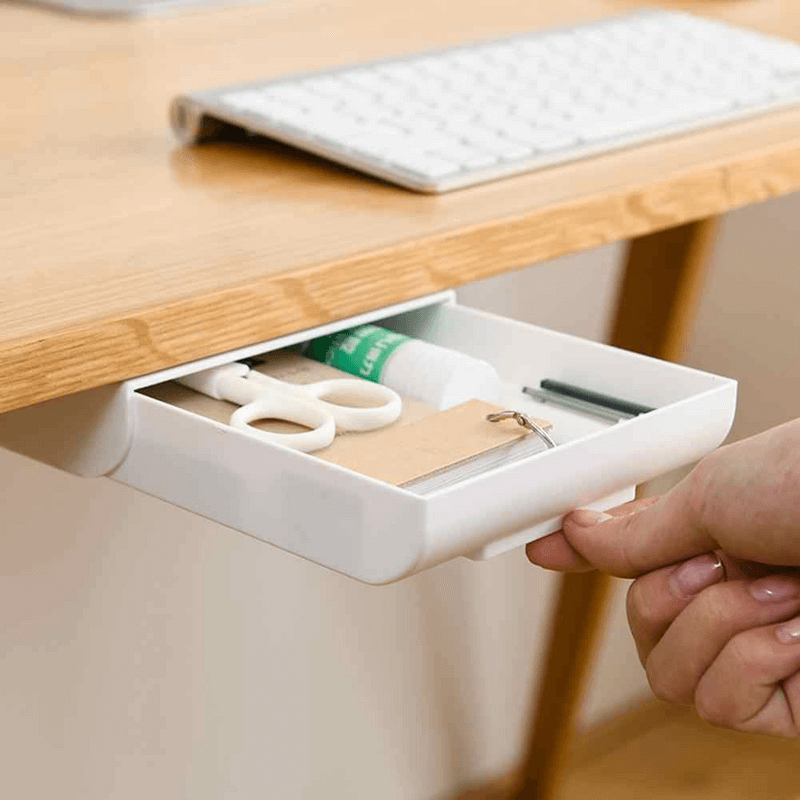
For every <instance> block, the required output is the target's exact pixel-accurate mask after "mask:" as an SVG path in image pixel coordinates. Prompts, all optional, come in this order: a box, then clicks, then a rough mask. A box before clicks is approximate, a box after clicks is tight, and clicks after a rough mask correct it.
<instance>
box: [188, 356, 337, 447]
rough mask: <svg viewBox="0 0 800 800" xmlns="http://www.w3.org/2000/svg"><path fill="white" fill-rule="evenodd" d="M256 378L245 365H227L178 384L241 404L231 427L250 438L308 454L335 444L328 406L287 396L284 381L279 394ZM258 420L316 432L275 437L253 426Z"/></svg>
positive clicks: (219, 398) (316, 401)
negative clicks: (279, 420)
mask: <svg viewBox="0 0 800 800" xmlns="http://www.w3.org/2000/svg"><path fill="white" fill-rule="evenodd" d="M254 374H258V373H253V372H251V371H250V370H249V368H248V367H246V366H245V365H244V364H238V363H236V364H225V365H223V366H221V367H214V368H212V369H207V370H203V371H202V372H196V373H194V374H193V375H186V376H184V377H183V378H179V379H178V381H179V383H182V384H183V385H184V386H188V387H189V388H190V389H194V390H195V391H196V392H201V393H202V394H205V395H208V396H209V397H214V398H216V399H217V400H228V401H229V402H232V403H237V404H239V405H240V406H241V408H239V409H237V410H236V411H234V412H233V414H232V415H231V419H230V424H231V426H232V427H234V428H238V429H239V430H246V431H247V433H248V435H250V436H255V437H256V438H258V439H264V440H265V441H268V442H272V443H274V444H281V445H284V446H285V447H291V448H292V449H293V450H301V451H302V452H304V453H312V452H314V451H315V450H321V449H322V448H323V447H327V446H328V445H329V444H330V443H331V442H332V441H333V439H334V436H336V422H335V420H334V418H333V414H332V413H331V412H330V411H329V410H328V409H327V408H326V406H327V404H326V403H322V402H321V401H319V400H316V399H313V398H312V397H310V396H309V395H305V396H304V397H303V396H300V395H298V394H296V393H289V392H286V391H284V390H283V387H284V386H285V385H286V384H284V383H283V382H282V381H276V383H278V384H280V390H279V391H269V390H268V389H267V387H266V386H265V384H264V382H261V381H253V380H251V379H250V375H254ZM275 388H278V387H275ZM258 419H282V420H286V421H287V422H296V423H298V424H299V425H303V426H305V427H307V428H311V429H312V430H310V431H303V433H272V432H270V431H263V430H260V429H259V428H254V427H252V425H250V423H251V422H255V421H256V420H258Z"/></svg>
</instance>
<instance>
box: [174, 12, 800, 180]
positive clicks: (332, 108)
mask: <svg viewBox="0 0 800 800" xmlns="http://www.w3.org/2000/svg"><path fill="white" fill-rule="evenodd" d="M798 102H800V46H797V45H795V44H793V43H790V42H785V41H783V40H781V39H777V38H774V37H770V36H765V35H763V34H760V33H756V32H753V31H749V30H745V29H740V28H735V27H732V26H729V25H725V24H722V23H719V22H713V21H710V20H706V19H702V18H699V17H695V16H690V15H688V14H681V13H673V12H646V13H637V14H633V15H630V16H625V17H621V18H613V19H607V20H604V21H601V22H597V23H592V24H588V25H582V26H579V27H575V28H570V29H566V30H565V29H559V30H551V31H544V32H538V33H534V34H530V35H525V36H519V37H515V38H511V39H505V40H502V41H493V42H487V43H479V44H472V45H469V46H465V47H458V48H454V49H450V50H444V51H440V52H436V53H431V54H426V55H418V56H413V57H410V58H403V59H393V60H390V61H382V62H379V63H372V64H368V65H361V66H356V67H350V68H344V69H337V70H333V71H328V72H326V73H324V74H314V75H304V76H291V77H287V78H281V79H280V80H273V81H269V82H266V83H258V84H253V85H248V86H242V87H234V88H226V89H221V90H214V91H207V92H199V93H196V94H190V95H186V96H183V97H179V98H177V99H176V100H175V101H174V102H173V105H172V109H171V114H170V117H171V120H172V125H173V128H174V129H175V131H176V133H177V135H178V137H179V138H180V139H181V141H183V142H184V143H193V142H195V141H199V140H200V139H202V138H204V137H206V136H207V135H208V134H209V133H211V132H213V129H214V123H213V121H212V120H213V119H217V120H222V121H224V122H227V123H232V124H234V125H237V126H240V127H242V128H245V129H246V130H248V131H251V132H254V133H259V134H264V135H266V136H269V137H272V138H274V139H279V140H281V141H283V142H287V143H288V144H291V145H294V146H296V147H300V148H303V149H305V150H308V151H311V152H312V153H316V154H317V155H320V156H324V157H326V158H329V159H332V160H334V161H337V162H339V163H342V164H345V165H347V166H350V167H353V168H355V169H357V170H360V171H363V172H366V173H369V174H371V175H374V176H377V177H379V178H383V179H385V180H388V181H391V182H393V183H397V184H400V185H401V186H405V187H407V188H409V189H414V190H416V191H421V192H445V191H449V190H451V189H457V188H461V187H465V186H470V185H473V184H477V183H481V182H484V181H489V180H494V179H497V178H501V177H505V176H509V175H515V174H518V173H521V172H525V171H528V170H533V169H538V168H541V167H545V166H550V165H553V164H559V163H563V162H566V161H571V160H575V159H579V158H585V157H587V156H591V155H594V154H598V153H602V152H607V151H610V150H615V149H620V148H624V147H630V146H633V145H636V144H638V143H641V142H645V141H650V140H653V139H657V138H663V137H666V136H672V135H675V134H680V133H684V132H687V131H691V130H697V129H699V128H703V127H709V126H714V125H718V124H720V123H723V122H730V121H736V120H740V119H743V118H745V117H749V116H753V115H756V114H760V113H763V112H765V111H768V110H773V109H777V108H781V107H785V106H790V105H793V104H796V103H798Z"/></svg>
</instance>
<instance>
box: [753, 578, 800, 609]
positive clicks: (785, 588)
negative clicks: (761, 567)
mask: <svg viewBox="0 0 800 800" xmlns="http://www.w3.org/2000/svg"><path fill="white" fill-rule="evenodd" d="M750 594H751V595H753V597H755V599H756V600H760V601H761V602H762V603H780V602H782V601H783V600H793V599H795V598H797V597H800V581H798V580H797V578H792V577H791V576H789V575H767V577H766V578H759V580H757V581H754V582H753V583H751V584H750Z"/></svg>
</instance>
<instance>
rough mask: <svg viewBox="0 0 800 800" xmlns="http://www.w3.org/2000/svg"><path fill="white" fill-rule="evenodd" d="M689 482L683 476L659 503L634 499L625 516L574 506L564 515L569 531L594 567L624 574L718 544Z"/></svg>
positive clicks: (565, 529) (571, 541)
mask: <svg viewBox="0 0 800 800" xmlns="http://www.w3.org/2000/svg"><path fill="white" fill-rule="evenodd" d="M689 486H690V484H689V481H688V480H683V481H681V482H680V483H679V484H678V485H677V486H675V488H674V489H672V491H670V492H669V493H668V494H666V495H664V496H663V497H662V498H660V499H659V500H658V501H656V502H655V503H652V502H651V503H645V502H644V501H642V502H641V504H640V503H632V504H631V508H635V509H637V510H634V511H632V512H629V513H627V514H624V515H623V516H616V515H609V514H602V513H600V512H597V511H587V510H584V509H580V510H578V511H573V512H572V514H569V515H568V516H567V517H566V518H565V519H564V524H563V534H564V537H565V538H566V540H567V541H568V542H569V544H570V545H571V546H572V548H573V549H574V550H575V551H576V552H577V553H579V554H580V555H581V556H582V557H583V558H584V559H586V561H588V562H589V563H590V564H592V565H593V566H594V567H596V568H597V569H600V570H602V571H604V572H609V573H611V574H612V575H617V576H619V577H621V578H633V577H636V576H637V575H641V574H642V573H643V572H650V571H651V570H654V569H658V568H659V567H663V566H666V565H667V564H674V563H675V562H677V561H683V560H685V559H688V558H692V557H693V556H696V555H699V554H701V553H705V552H708V551H709V550H714V549H715V548H717V547H718V544H717V543H716V542H715V541H714V540H713V539H712V537H711V536H710V535H709V533H708V532H707V530H705V527H704V526H703V525H702V524H701V522H700V519H699V516H698V515H697V514H696V513H695V511H694V508H695V506H694V504H693V503H692V502H691V497H690V490H689ZM638 509H640V510H638ZM612 514H613V512H612Z"/></svg>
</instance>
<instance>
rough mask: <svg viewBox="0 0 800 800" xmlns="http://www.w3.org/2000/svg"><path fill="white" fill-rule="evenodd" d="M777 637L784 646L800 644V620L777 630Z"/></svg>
mask: <svg viewBox="0 0 800 800" xmlns="http://www.w3.org/2000/svg"><path fill="white" fill-rule="evenodd" d="M775 636H777V637H778V641H779V642H782V643H783V644H800V619H793V620H792V621H791V622H787V623H786V624H785V625H781V626H780V628H777V629H776V630H775Z"/></svg>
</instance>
